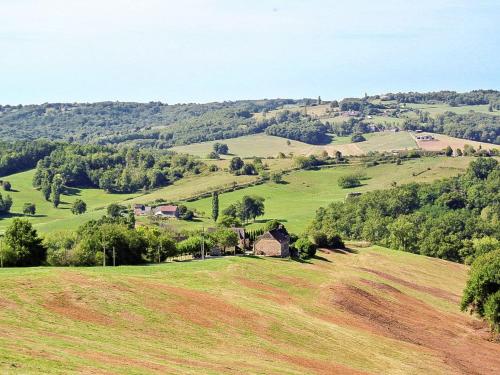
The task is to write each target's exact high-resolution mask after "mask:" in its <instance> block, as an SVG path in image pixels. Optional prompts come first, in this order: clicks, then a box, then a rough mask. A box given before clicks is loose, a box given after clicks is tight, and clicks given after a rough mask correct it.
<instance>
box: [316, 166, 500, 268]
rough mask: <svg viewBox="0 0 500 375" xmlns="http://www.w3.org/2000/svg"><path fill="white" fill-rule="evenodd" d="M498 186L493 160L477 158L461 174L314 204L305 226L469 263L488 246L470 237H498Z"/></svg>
mask: <svg viewBox="0 0 500 375" xmlns="http://www.w3.org/2000/svg"><path fill="white" fill-rule="evenodd" d="M498 186H500V168H499V166H498V162H497V161H496V160H495V159H493V158H478V159H476V160H475V161H473V162H471V164H470V166H469V168H468V169H467V172H466V173H465V174H464V175H462V176H458V177H454V178H449V179H446V180H441V181H436V182H434V183H431V184H416V183H412V184H407V185H402V186H398V187H394V188H392V189H390V190H379V191H373V192H368V193H364V194H363V195H361V196H359V197H357V198H356V199H349V200H347V201H346V202H343V203H341V202H335V203H332V204H330V205H329V206H328V207H327V208H320V209H319V210H318V211H317V213H316V218H315V220H314V221H313V224H312V228H311V229H312V230H316V231H324V232H329V231H331V232H333V233H337V234H339V235H341V236H342V237H343V238H348V239H357V240H367V241H370V242H372V243H377V244H380V245H383V246H387V247H391V248H394V249H399V250H403V251H409V252H414V253H419V254H424V255H428V256H433V257H438V258H443V259H448V260H452V261H456V262H465V261H467V262H472V261H473V260H474V259H475V258H476V257H477V256H478V255H479V254H482V253H484V252H485V251H487V250H485V249H489V248H491V246H490V247H488V246H486V244H484V243H479V242H477V240H476V239H478V238H483V237H489V238H494V239H496V240H499V239H500V231H499V228H500V227H499V226H498V220H499V219H500V205H499V201H498ZM474 241H476V242H474ZM485 241H486V240H485ZM491 241H494V240H491Z"/></svg>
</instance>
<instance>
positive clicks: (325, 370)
mask: <svg viewBox="0 0 500 375" xmlns="http://www.w3.org/2000/svg"><path fill="white" fill-rule="evenodd" d="M275 356H276V358H279V359H280V360H282V361H285V362H288V363H293V364H294V365H297V366H299V367H301V368H305V369H308V370H309V371H312V372H314V373H315V374H318V375H332V374H335V375H366V374H367V373H366V372H362V371H358V370H354V369H351V368H349V367H346V366H342V365H339V364H336V363H333V362H326V361H320V360H317V359H312V358H304V357H299V356H296V355H286V354H276V355H275Z"/></svg>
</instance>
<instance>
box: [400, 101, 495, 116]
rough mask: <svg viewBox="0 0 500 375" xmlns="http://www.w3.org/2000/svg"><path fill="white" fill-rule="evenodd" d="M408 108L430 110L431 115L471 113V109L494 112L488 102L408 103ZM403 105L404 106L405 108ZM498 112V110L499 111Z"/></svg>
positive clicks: (487, 112)
mask: <svg viewBox="0 0 500 375" xmlns="http://www.w3.org/2000/svg"><path fill="white" fill-rule="evenodd" d="M404 107H406V108H413V109H419V110H421V111H424V112H429V113H430V114H431V115H440V114H442V113H444V112H454V113H458V114H465V113H469V112H470V111H474V112H479V113H485V114H492V112H489V111H488V104H482V105H462V106H458V107H452V106H450V105H449V104H444V103H439V104H416V103H406V105H405V106H404ZM404 107H403V108H404ZM497 113H498V111H497Z"/></svg>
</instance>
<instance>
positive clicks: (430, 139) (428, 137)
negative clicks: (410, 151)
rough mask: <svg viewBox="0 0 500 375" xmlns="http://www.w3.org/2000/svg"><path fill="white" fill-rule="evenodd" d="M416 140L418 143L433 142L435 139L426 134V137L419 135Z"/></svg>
mask: <svg viewBox="0 0 500 375" xmlns="http://www.w3.org/2000/svg"><path fill="white" fill-rule="evenodd" d="M416 139H417V141H433V140H434V137H433V136H432V135H429V134H424V135H417V136H416Z"/></svg>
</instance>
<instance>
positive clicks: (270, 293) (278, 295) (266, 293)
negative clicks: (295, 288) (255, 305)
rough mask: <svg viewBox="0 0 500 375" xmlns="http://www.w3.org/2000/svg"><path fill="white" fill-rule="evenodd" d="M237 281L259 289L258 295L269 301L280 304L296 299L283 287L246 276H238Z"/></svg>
mask: <svg viewBox="0 0 500 375" xmlns="http://www.w3.org/2000/svg"><path fill="white" fill-rule="evenodd" d="M236 281H237V282H238V284H240V285H243V286H245V287H247V288H249V289H253V290H255V291H258V292H259V293H257V295H258V296H259V297H260V298H263V299H266V300H268V301H272V302H276V303H279V304H287V303H292V302H293V301H294V299H293V298H292V296H290V294H289V293H287V292H286V291H284V290H283V289H280V288H276V287H274V286H271V285H268V284H265V283H263V282H259V281H254V280H250V279H247V278H244V277H238V278H236Z"/></svg>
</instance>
